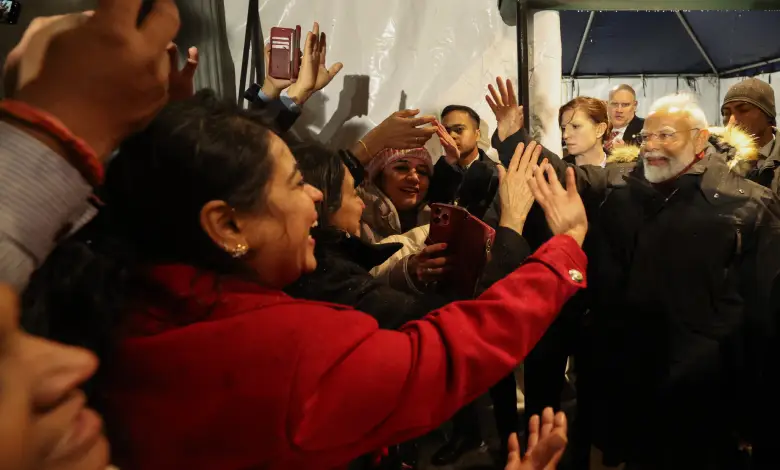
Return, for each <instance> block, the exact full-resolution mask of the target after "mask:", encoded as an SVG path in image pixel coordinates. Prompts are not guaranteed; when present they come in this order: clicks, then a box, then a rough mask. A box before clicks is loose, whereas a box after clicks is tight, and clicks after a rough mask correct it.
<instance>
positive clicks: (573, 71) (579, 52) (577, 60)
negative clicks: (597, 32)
mask: <svg viewBox="0 0 780 470" xmlns="http://www.w3.org/2000/svg"><path fill="white" fill-rule="evenodd" d="M594 16H596V12H595V11H592V12H590V15H588V24H587V25H585V31H583V32H582V38H581V39H580V47H578V48H577V56H576V57H575V58H574V65H572V66H571V73H570V74H569V75H571V76H574V75H576V74H577V65H578V64H579V63H580V56H581V55H582V49H583V48H584V47H585V41H586V40H587V39H588V34H589V33H590V26H591V25H592V24H593V17H594Z"/></svg>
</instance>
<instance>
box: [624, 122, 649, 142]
mask: <svg viewBox="0 0 780 470" xmlns="http://www.w3.org/2000/svg"><path fill="white" fill-rule="evenodd" d="M644 126H645V120H644V119H642V118H641V117H638V116H634V119H632V120H631V122H629V123H628V126H627V127H626V132H625V133H624V134H623V142H625V143H626V144H628V145H639V133H640V132H642V128H643V127H644Z"/></svg>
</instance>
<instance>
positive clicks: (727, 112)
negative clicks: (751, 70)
mask: <svg viewBox="0 0 780 470" xmlns="http://www.w3.org/2000/svg"><path fill="white" fill-rule="evenodd" d="M720 112H721V115H722V116H723V124H724V125H727V126H733V125H737V126H740V127H742V128H743V129H744V130H745V131H747V132H748V133H750V134H752V135H753V137H754V138H755V139H756V145H757V146H758V159H757V161H756V162H755V165H754V166H753V168H751V169H750V170H749V171H748V173H747V175H746V176H747V178H748V179H750V180H752V181H755V182H756V183H759V184H760V185H762V186H765V187H767V188H770V189H771V190H772V191H773V192H774V193H775V194H780V193H778V191H780V172H778V171H777V169H778V167H780V145H777V129H776V126H777V120H776V119H777V111H776V109H775V92H774V90H773V89H772V87H771V86H770V85H769V84H768V83H766V82H763V81H761V80H759V79H757V78H748V79H747V80H743V81H741V82H739V83H737V84H735V85H733V86H732V87H731V88H729V91H728V92H727V93H726V98H725V99H724V100H723V106H722V107H721V108H720Z"/></svg>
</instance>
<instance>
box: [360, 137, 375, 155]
mask: <svg viewBox="0 0 780 470" xmlns="http://www.w3.org/2000/svg"><path fill="white" fill-rule="evenodd" d="M358 143H359V144H360V145H362V146H363V148H364V149H366V155H368V156H369V157H373V156H374V155H372V154H371V151H370V150H368V145H366V143H365V142H363V139H360V140H358Z"/></svg>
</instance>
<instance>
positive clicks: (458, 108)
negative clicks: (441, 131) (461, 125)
mask: <svg viewBox="0 0 780 470" xmlns="http://www.w3.org/2000/svg"><path fill="white" fill-rule="evenodd" d="M455 111H462V112H464V113H466V114H468V115H469V117H470V118H471V119H472V120H473V121H474V124H475V125H476V127H477V129H479V123H480V122H481V119H480V118H479V114H477V112H476V111H474V110H473V109H471V108H469V107H468V106H463V105H460V104H451V105H449V106H447V107H445V108H444V109H443V110H442V112H441V118H442V119H444V116H446V115H448V114H450V113H452V112H455Z"/></svg>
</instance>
